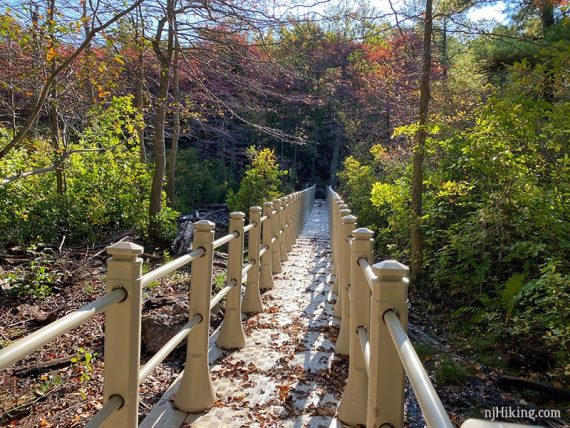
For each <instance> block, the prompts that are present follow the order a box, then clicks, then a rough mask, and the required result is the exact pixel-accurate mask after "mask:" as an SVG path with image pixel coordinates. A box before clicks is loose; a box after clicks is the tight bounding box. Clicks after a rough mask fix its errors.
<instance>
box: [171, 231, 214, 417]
mask: <svg viewBox="0 0 570 428" xmlns="http://www.w3.org/2000/svg"><path fill="white" fill-rule="evenodd" d="M214 227H215V224H214V223H212V222H211V221H208V220H200V221H198V222H196V223H195V224H194V229H195V232H194V240H193V243H192V245H193V248H194V249H198V248H204V250H205V253H204V255H203V256H201V257H198V258H197V259H195V260H194V261H193V262H192V276H191V278H190V295H191V297H190V308H189V312H190V313H189V317H188V319H192V317H194V315H200V316H201V317H202V321H201V322H200V323H199V324H198V325H197V326H195V327H194V328H193V329H192V330H191V331H190V333H189V334H188V345H187V350H186V368H185V369H184V374H183V376H182V381H181V382H180V386H179V387H178V392H177V393H176V399H175V401H174V403H175V405H176V407H177V408H179V409H180V410H183V411H185V412H200V411H202V410H207V409H209V408H211V407H212V406H213V405H214V402H215V401H216V393H215V392H214V385H213V384H212V378H211V377H210V367H209V364H208V340H209V336H210V331H209V330H210V298H211V295H212V262H213V259H214V246H213V242H214Z"/></svg>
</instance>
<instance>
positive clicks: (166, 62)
mask: <svg viewBox="0 0 570 428" xmlns="http://www.w3.org/2000/svg"><path fill="white" fill-rule="evenodd" d="M166 13H167V15H166V17H164V18H163V19H162V20H161V21H160V22H159V24H158V27H157V30H156V36H155V38H154V40H153V41H152V45H153V50H154V52H155V54H156V56H157V58H158V60H159V62H160V83H159V86H158V94H157V97H156V118H155V120H154V139H153V142H154V157H155V160H154V161H155V165H154V175H153V177H152V185H151V191H150V205H149V222H148V227H149V230H148V235H149V237H150V238H151V239H153V240H158V239H160V236H161V230H160V221H159V214H160V211H161V210H162V183H163V181H164V172H165V169H166V153H165V146H164V121H165V118H166V105H167V102H168V85H169V83H170V66H171V64H172V53H173V41H174V28H173V21H174V0H168V3H167V12H166ZM166 23H168V32H167V45H166V52H163V51H162V48H161V46H160V45H161V41H162V32H163V30H164V25H165V24H166Z"/></svg>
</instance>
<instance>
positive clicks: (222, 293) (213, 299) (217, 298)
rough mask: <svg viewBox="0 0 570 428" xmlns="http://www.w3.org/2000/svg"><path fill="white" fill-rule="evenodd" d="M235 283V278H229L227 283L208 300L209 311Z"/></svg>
mask: <svg viewBox="0 0 570 428" xmlns="http://www.w3.org/2000/svg"><path fill="white" fill-rule="evenodd" d="M236 284H237V282H236V281H235V280H231V281H230V282H228V285H226V286H225V287H224V288H222V289H221V290H220V291H218V292H217V293H216V295H215V296H214V297H212V300H210V311H211V310H212V309H214V307H215V306H216V305H217V304H218V303H220V302H221V301H222V299H223V298H224V297H226V295H227V294H228V293H229V292H230V290H231V289H232V288H234V287H235V286H236Z"/></svg>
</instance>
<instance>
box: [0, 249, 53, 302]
mask: <svg viewBox="0 0 570 428" xmlns="http://www.w3.org/2000/svg"><path fill="white" fill-rule="evenodd" d="M62 277H63V274H62V273H61V272H60V271H59V270H58V269H57V268H56V267H55V266H54V260H53V258H52V257H50V256H49V255H48V254H45V253H41V252H40V253H38V254H36V257H35V258H34V260H33V261H32V262H31V263H30V265H29V267H28V268H23V267H17V268H16V269H13V270H11V271H9V272H7V273H5V274H4V275H3V276H2V278H1V281H2V282H3V283H4V285H5V288H6V289H7V291H8V294H10V295H12V296H16V297H24V296H31V297H34V298H36V299H43V298H45V297H47V296H49V295H50V294H51V293H52V291H53V288H54V286H56V285H59V284H61V279H62Z"/></svg>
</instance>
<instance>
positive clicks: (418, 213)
mask: <svg viewBox="0 0 570 428" xmlns="http://www.w3.org/2000/svg"><path fill="white" fill-rule="evenodd" d="M432 31H433V16H432V0H426V13H425V26H424V45H423V57H422V77H421V81H420V111H419V123H418V125H419V129H418V132H417V133H416V136H415V145H414V158H413V168H414V169H413V177H412V215H411V232H412V233H411V239H412V270H411V276H412V278H413V279H417V278H418V277H419V276H421V274H422V270H423V252H424V236H423V232H422V229H421V224H420V223H421V217H422V192H423V166H424V165H423V164H424V155H425V143H426V138H427V123H428V114H429V98H430V88H429V86H430V74H431V37H432Z"/></svg>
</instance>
